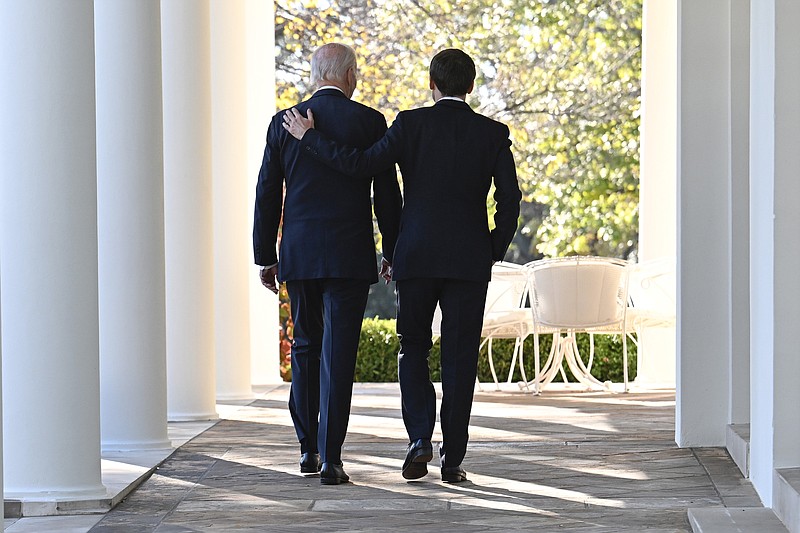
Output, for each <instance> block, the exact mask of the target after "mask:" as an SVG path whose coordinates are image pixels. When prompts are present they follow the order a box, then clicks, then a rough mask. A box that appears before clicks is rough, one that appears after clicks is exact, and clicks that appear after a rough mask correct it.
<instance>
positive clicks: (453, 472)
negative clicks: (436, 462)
mask: <svg viewBox="0 0 800 533" xmlns="http://www.w3.org/2000/svg"><path fill="white" fill-rule="evenodd" d="M466 480H467V473H466V472H465V471H464V469H463V468H461V467H460V466H443V467H442V481H444V482H445V483H461V482H462V481H466Z"/></svg>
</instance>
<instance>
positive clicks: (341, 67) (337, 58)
mask: <svg viewBox="0 0 800 533" xmlns="http://www.w3.org/2000/svg"><path fill="white" fill-rule="evenodd" d="M351 68H356V53H355V52H354V51H353V49H352V48H350V47H349V46H347V45H345V44H340V43H328V44H323V45H322V46H320V47H319V48H317V49H316V50H315V51H314V54H313V55H312V56H311V84H312V85H317V84H319V83H320V82H321V81H325V80H328V81H347V71H348V70H350V69H351Z"/></svg>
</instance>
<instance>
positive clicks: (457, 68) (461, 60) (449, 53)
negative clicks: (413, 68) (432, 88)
mask: <svg viewBox="0 0 800 533" xmlns="http://www.w3.org/2000/svg"><path fill="white" fill-rule="evenodd" d="M430 75H431V79H432V80H433V83H435V84H436V87H437V88H438V89H439V91H440V92H441V93H442V96H457V95H462V94H467V93H468V92H469V90H470V87H471V86H472V84H473V82H474V81H475V63H474V62H473V61H472V58H471V57H469V56H468V55H467V54H465V53H464V52H463V51H461V50H458V49H457V48H448V49H446V50H442V51H441V52H439V53H438V54H436V55H435V56H433V59H431V68H430Z"/></svg>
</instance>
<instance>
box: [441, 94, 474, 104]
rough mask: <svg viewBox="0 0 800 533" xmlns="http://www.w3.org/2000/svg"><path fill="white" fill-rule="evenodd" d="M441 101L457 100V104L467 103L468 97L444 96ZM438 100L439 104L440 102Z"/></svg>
mask: <svg viewBox="0 0 800 533" xmlns="http://www.w3.org/2000/svg"><path fill="white" fill-rule="evenodd" d="M439 100H455V101H456V102H465V101H466V100H467V95H466V94H465V95H464V96H442V97H440V98H439ZM439 100H437V102H438V101H439Z"/></svg>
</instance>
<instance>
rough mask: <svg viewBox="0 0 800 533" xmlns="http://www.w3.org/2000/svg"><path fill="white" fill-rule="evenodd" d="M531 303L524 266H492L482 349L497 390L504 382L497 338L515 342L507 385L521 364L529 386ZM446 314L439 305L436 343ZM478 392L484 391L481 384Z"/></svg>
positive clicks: (485, 309)
mask: <svg viewBox="0 0 800 533" xmlns="http://www.w3.org/2000/svg"><path fill="white" fill-rule="evenodd" d="M527 300H528V273H527V269H526V268H525V266H523V265H518V264H515V263H506V262H498V263H495V265H494V266H493V267H492V279H491V281H489V286H488V288H487V291H486V305H485V307H484V315H483V328H482V330H481V337H482V341H481V344H480V346H479V348H478V350H479V351H480V350H482V349H483V347H484V346H486V347H487V356H488V359H489V370H490V371H491V373H492V379H493V380H494V384H495V390H500V380H499V379H498V377H497V372H496V370H495V367H494V350H493V341H494V340H495V339H514V349H513V351H512V354H511V365H510V367H509V371H508V377H507V381H506V382H507V383H511V380H512V379H513V376H514V370H515V368H516V367H517V365H519V369H520V373H521V375H522V379H523V382H522V383H524V384H525V385H524V386H525V387H527V382H528V378H527V376H526V374H525V368H524V366H523V343H524V341H525V339H526V338H527V337H528V335H530V334H531V333H532V332H533V317H532V316H531V312H530V309H529V308H527V307H526V303H527ZM441 322H442V311H441V309H440V308H439V306H438V305H437V306H436V311H435V312H434V315H433V327H432V332H433V337H434V342H435V340H436V339H438V338H439V337H440V336H441ZM478 389H479V390H483V388H482V387H481V384H480V381H478Z"/></svg>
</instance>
